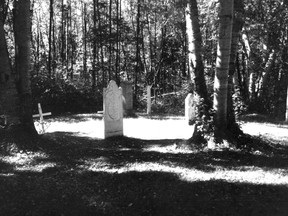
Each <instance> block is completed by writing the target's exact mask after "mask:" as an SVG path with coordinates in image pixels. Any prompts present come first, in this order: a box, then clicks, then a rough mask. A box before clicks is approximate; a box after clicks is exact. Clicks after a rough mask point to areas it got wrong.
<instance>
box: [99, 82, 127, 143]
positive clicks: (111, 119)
mask: <svg viewBox="0 0 288 216" xmlns="http://www.w3.org/2000/svg"><path fill="white" fill-rule="evenodd" d="M103 111H104V113H103V114H104V115H103V116H104V137H105V138H108V137H112V136H123V104H122V89H121V88H118V86H117V84H116V82H115V81H113V80H111V81H110V82H109V84H108V87H107V88H104V91H103Z"/></svg>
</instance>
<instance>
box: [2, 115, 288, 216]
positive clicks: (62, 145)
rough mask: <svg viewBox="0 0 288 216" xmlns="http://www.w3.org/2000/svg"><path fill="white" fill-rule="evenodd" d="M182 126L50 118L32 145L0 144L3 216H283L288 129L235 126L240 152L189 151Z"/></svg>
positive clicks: (8, 140) (6, 139)
mask: <svg viewBox="0 0 288 216" xmlns="http://www.w3.org/2000/svg"><path fill="white" fill-rule="evenodd" d="M183 122H184V120H183V119H182V118H173V119H169V118H153V119H147V118H145V117H141V118H135V119H125V120H124V134H125V137H122V138H111V139H107V140H104V139H102V138H103V137H102V136H103V135H102V133H101V131H103V126H102V124H101V121H100V120H99V117H97V115H75V116H67V117H59V118H55V119H51V120H50V123H49V128H47V133H45V134H44V135H41V136H40V138H39V139H37V140H31V139H30V138H27V137H21V136H20V135H19V136H12V137H11V136H4V135H2V136H3V137H0V138H1V141H0V215H1V216H6V215H7V216H12V215H19V216H20V215H21V216H22V215H35V216H36V215H37V216H40V215H59V216H70V215H117V216H120V215H125V216H126V215H261V216H262V215H288V143H287V140H288V126H287V125H282V124H276V123H273V124H272V123H269V124H268V123H266V122H261V123H259V122H248V121H245V122H242V128H243V130H244V132H245V133H249V134H251V135H253V136H254V137H250V138H246V139H245V140H244V141H243V142H245V143H244V144H243V143H242V145H241V150H240V149H238V148H230V149H215V150H209V149H206V148H204V149H199V148H197V147H195V146H187V145H185V144H186V139H187V138H189V136H190V134H187V133H188V132H189V133H191V134H192V132H190V131H191V130H192V129H191V127H190V128H189V126H187V125H186V124H184V123H185V122H184V123H183Z"/></svg>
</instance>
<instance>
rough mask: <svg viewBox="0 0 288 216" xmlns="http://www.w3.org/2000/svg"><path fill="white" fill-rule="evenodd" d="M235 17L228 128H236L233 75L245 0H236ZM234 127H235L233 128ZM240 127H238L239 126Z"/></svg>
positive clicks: (229, 86)
mask: <svg viewBox="0 0 288 216" xmlns="http://www.w3.org/2000/svg"><path fill="white" fill-rule="evenodd" d="M234 8H235V9H234V10H235V13H234V19H233V27H232V41H231V52H230V63H229V74H228V95H227V120H228V128H229V129H232V130H234V128H235V126H236V118H235V112H234V107H233V100H232V93H233V90H234V85H233V77H234V73H235V63H236V55H237V47H238V42H239V40H240V33H241V30H242V27H243V24H244V20H243V18H242V17H243V13H244V4H243V0H234ZM231 127H233V128H231ZM237 128H238V127H237Z"/></svg>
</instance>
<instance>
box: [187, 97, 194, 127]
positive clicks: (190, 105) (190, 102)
mask: <svg viewBox="0 0 288 216" xmlns="http://www.w3.org/2000/svg"><path fill="white" fill-rule="evenodd" d="M185 119H186V121H187V122H188V124H189V125H192V124H193V123H194V121H195V119H196V102H195V99H194V96H193V94H192V93H189V94H188V95H187V97H186V98H185Z"/></svg>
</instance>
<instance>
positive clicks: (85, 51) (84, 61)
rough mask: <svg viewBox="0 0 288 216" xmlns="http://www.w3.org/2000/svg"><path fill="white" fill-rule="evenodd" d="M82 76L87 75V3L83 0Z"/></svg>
mask: <svg viewBox="0 0 288 216" xmlns="http://www.w3.org/2000/svg"><path fill="white" fill-rule="evenodd" d="M83 4H84V5H83V45H84V50H83V77H84V79H85V80H86V77H87V39H86V38H87V4H86V3H85V2H83Z"/></svg>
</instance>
